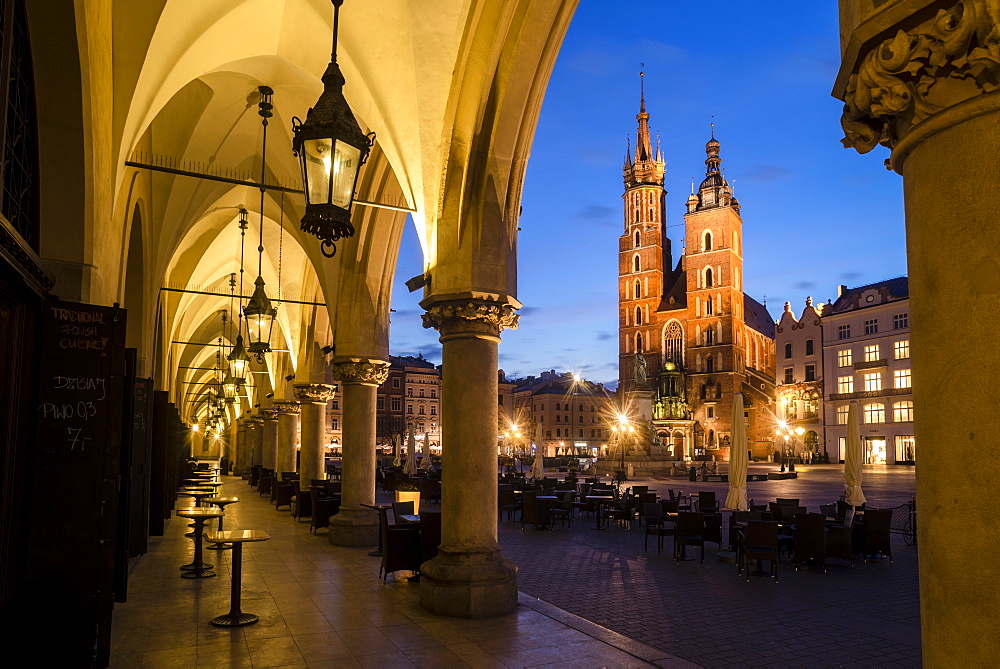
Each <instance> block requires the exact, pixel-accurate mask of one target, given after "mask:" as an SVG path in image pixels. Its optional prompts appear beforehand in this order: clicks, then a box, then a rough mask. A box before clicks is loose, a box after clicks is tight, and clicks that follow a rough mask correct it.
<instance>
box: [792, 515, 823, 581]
mask: <svg viewBox="0 0 1000 669" xmlns="http://www.w3.org/2000/svg"><path fill="white" fill-rule="evenodd" d="M801 564H804V565H808V566H811V567H822V568H823V573H824V574H825V573H826V519H825V517H824V516H822V515H820V514H815V513H797V514H795V548H794V557H793V558H792V566H793V567H795V571H798V570H799V565H801Z"/></svg>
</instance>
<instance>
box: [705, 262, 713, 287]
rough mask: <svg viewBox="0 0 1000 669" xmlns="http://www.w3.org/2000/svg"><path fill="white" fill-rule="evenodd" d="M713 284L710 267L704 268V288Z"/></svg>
mask: <svg viewBox="0 0 1000 669" xmlns="http://www.w3.org/2000/svg"><path fill="white" fill-rule="evenodd" d="M713 285H714V284H713V283H712V268H711V267H706V268H705V288H711V287H712V286H713Z"/></svg>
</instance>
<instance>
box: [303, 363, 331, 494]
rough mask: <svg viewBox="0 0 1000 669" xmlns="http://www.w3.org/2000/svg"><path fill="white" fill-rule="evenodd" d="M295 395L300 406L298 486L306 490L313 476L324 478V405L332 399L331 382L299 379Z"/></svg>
mask: <svg viewBox="0 0 1000 669" xmlns="http://www.w3.org/2000/svg"><path fill="white" fill-rule="evenodd" d="M295 399H297V400H298V401H299V404H300V405H301V406H302V415H301V417H300V421H299V423H300V426H299V432H300V435H301V436H300V437H299V441H300V443H301V448H300V452H299V489H300V490H308V489H309V482H310V481H311V480H312V479H323V478H326V469H325V465H326V463H325V457H326V447H325V443H326V405H327V404H329V403H330V400H332V399H333V386H328V385H326V384H323V383H298V384H296V385H295Z"/></svg>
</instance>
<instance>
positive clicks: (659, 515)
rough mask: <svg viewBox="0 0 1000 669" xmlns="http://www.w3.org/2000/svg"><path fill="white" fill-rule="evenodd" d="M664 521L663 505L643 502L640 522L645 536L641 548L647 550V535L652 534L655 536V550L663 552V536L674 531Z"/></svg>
mask: <svg viewBox="0 0 1000 669" xmlns="http://www.w3.org/2000/svg"><path fill="white" fill-rule="evenodd" d="M666 522H667V520H666V517H665V516H664V515H663V507H661V506H660V505H659V504H657V503H656V502H653V503H648V502H647V503H646V504H643V509H642V524H643V526H644V528H645V530H646V533H645V534H646V536H645V539H644V540H643V543H642V549H643V550H649V537H650V535H652V536H654V537H656V552H657V553H662V552H663V537H666V536H671V535H672V534H673V533H674V528H673V526H671V527H666V526H665V523H666Z"/></svg>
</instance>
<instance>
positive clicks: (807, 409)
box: [802, 399, 819, 418]
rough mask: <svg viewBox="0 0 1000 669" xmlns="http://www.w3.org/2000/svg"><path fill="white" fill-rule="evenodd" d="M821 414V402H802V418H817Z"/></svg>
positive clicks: (811, 400) (809, 400)
mask: <svg viewBox="0 0 1000 669" xmlns="http://www.w3.org/2000/svg"><path fill="white" fill-rule="evenodd" d="M818 413H819V400H815V399H807V400H804V401H803V402H802V417H803V418H815V417H816V416H817V414H818Z"/></svg>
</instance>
